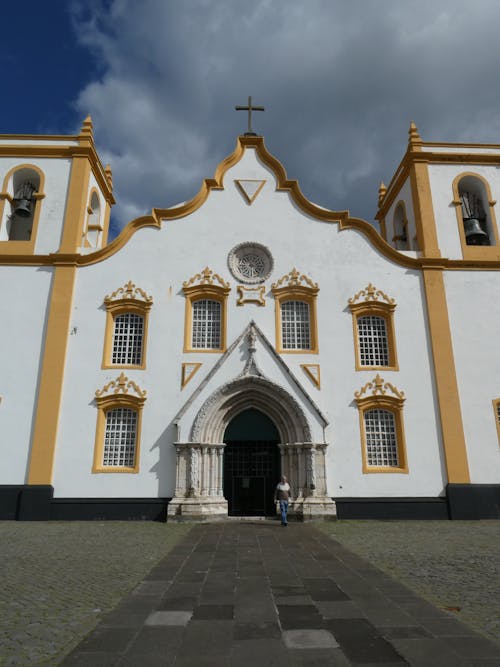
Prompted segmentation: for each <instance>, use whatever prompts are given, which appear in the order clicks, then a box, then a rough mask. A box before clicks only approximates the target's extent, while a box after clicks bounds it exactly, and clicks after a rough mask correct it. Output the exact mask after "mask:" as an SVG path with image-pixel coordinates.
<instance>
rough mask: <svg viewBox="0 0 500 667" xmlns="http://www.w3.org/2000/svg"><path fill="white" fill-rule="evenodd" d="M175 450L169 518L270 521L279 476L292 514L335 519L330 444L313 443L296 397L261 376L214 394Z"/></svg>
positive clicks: (243, 377) (246, 378)
mask: <svg viewBox="0 0 500 667" xmlns="http://www.w3.org/2000/svg"><path fill="white" fill-rule="evenodd" d="M174 445H175V448H176V454H177V459H176V487H175V495H174V497H173V498H172V500H171V501H170V503H169V507H168V514H169V516H171V517H176V518H182V517H184V518H188V519H192V518H197V519H199V518H216V517H223V516H227V515H228V514H230V515H235V516H257V515H261V516H267V515H272V514H274V513H275V505H274V502H273V495H274V486H275V484H276V483H277V480H278V478H279V476H280V474H284V475H286V476H287V477H288V479H289V480H290V483H291V486H292V489H293V494H294V496H295V499H294V503H293V504H292V507H291V514H296V515H297V516H298V517H300V518H312V517H313V516H314V517H316V516H331V515H332V514H335V504H334V503H333V502H332V500H331V498H329V497H328V496H327V491H326V469H325V450H326V448H327V443H325V442H321V443H315V442H313V441H312V437H311V428H310V425H309V422H308V419H307V416H306V414H305V412H304V410H303V408H302V406H301V405H300V404H299V402H298V401H297V399H296V398H294V396H292V395H291V394H290V393H289V392H288V391H287V390H286V389H284V388H283V387H281V386H279V385H278V384H276V383H274V382H272V381H271V380H269V379H267V378H265V377H262V376H261V375H250V374H243V375H240V376H239V377H237V378H235V379H234V380H233V381H231V382H228V383H226V384H224V385H222V386H220V387H219V388H218V389H216V390H215V391H214V392H213V393H212V394H211V395H210V396H209V397H208V399H207V400H206V401H205V402H204V403H203V405H202V406H201V408H200V409H199V410H198V413H197V414H196V417H195V418H194V420H193V423H192V427H191V432H190V440H189V442H176V443H174Z"/></svg>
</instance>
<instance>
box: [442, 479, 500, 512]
mask: <svg viewBox="0 0 500 667" xmlns="http://www.w3.org/2000/svg"><path fill="white" fill-rule="evenodd" d="M446 494H447V496H448V506H449V512H450V519H500V484H448V486H447V487H446Z"/></svg>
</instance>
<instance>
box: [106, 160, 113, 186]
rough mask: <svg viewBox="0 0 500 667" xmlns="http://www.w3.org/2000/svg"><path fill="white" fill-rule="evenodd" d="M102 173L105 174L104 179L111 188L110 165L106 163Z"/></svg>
mask: <svg viewBox="0 0 500 667" xmlns="http://www.w3.org/2000/svg"><path fill="white" fill-rule="evenodd" d="M104 173H105V174H106V179H107V181H108V183H109V187H110V188H111V189H113V172H112V171H111V165H110V164H107V165H106V166H105V168H104Z"/></svg>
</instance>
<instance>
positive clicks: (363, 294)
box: [348, 283, 396, 306]
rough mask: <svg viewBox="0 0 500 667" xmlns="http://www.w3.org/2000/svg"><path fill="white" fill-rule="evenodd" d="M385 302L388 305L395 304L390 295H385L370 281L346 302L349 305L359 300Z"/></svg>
mask: <svg viewBox="0 0 500 667" xmlns="http://www.w3.org/2000/svg"><path fill="white" fill-rule="evenodd" d="M374 301H376V302H378V303H381V302H385V303H387V304H388V305H389V306H393V305H395V303H396V302H395V300H394V299H391V297H389V296H387V294H385V292H382V291H381V290H378V289H377V288H376V287H375V285H372V283H369V284H368V285H367V286H366V287H365V289H363V290H361V291H359V292H358V293H357V294H355V295H354V296H353V297H352V299H349V301H348V303H349V305H354V304H356V303H359V302H374Z"/></svg>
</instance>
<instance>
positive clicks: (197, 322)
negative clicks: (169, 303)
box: [192, 299, 222, 350]
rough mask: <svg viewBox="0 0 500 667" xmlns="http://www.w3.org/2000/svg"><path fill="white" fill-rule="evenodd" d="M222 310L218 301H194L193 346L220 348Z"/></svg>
mask: <svg viewBox="0 0 500 667" xmlns="http://www.w3.org/2000/svg"><path fill="white" fill-rule="evenodd" d="M221 312H222V310H221V304H220V303H219V302H218V301H211V300H209V299H200V300H198V301H195V302H194V303H193V341H192V346H193V348H202V349H210V350H218V349H220V347H221Z"/></svg>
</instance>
